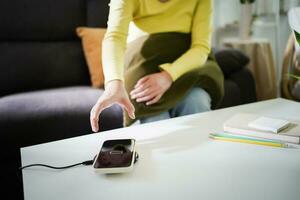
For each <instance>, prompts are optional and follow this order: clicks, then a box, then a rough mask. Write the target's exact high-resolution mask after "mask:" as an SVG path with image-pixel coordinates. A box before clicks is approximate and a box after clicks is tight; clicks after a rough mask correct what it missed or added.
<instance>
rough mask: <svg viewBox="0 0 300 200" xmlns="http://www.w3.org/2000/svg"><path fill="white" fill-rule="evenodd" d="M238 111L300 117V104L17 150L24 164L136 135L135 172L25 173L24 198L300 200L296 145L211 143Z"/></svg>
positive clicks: (85, 154) (261, 106)
mask: <svg viewBox="0 0 300 200" xmlns="http://www.w3.org/2000/svg"><path fill="white" fill-rule="evenodd" d="M237 112H250V113H258V114H263V115H267V116H274V117H283V118H287V119H288V118H293V119H298V120H300V114H299V113H300V104H299V103H296V102H292V101H288V100H283V99H274V100H269V101H263V102H259V103H254V104H248V105H243V106H238V107H232V108H227V109H221V110H216V111H212V112H206V113H202V114H195V115H190V116H186V117H181V118H175V119H171V120H165V121H160V122H155V123H150V124H144V125H136V126H132V127H129V128H123V129H116V130H113V131H107V132H103V133H99V134H92V135H87V136H81V137H75V138H71V139H66V140H61V141H56V142H51V143H46V144H41V145H35V146H30V147H26V148H22V149H21V153H22V164H23V165H27V164H31V163H47V164H52V165H59V166H62V165H68V164H72V163H76V162H80V161H84V160H88V159H91V158H92V157H93V156H94V155H95V154H96V153H97V152H98V150H99V149H100V147H101V145H102V142H103V140H104V139H107V138H120V137H124V138H126V137H133V138H135V139H136V140H137V151H138V152H139V155H140V159H139V161H138V163H137V164H136V165H135V168H134V170H133V171H132V172H130V173H127V174H119V175H100V174H97V173H96V172H94V171H93V169H92V167H91V166H78V167H74V168H70V169H66V170H51V169H48V168H38V167H36V168H28V169H25V170H24V171H23V179H24V193H25V194H24V195H25V199H26V200H35V199H36V200H41V199H43V200H47V199H49V200H59V199H62V200H77V199H78V200H84V199H88V200H94V199H95V200H101V199H103V200H121V199H125V200H127V199H130V200H131V199H132V200H135V199H136V200H154V199H163V200H166V199H170V200H176V199H180V200H182V199H184V200H193V199H197V200H199V199H205V200H214V199H222V200H224V199H228V200H241V199H242V200H254V199H255V200H260V199H263V200H277V199H278V200H282V199H286V200H294V199H295V200H299V199H300V192H299V191H300V190H299V189H300V149H284V148H273V147H267V146H258V145H251V144H243V143H231V142H223V141H212V140H210V139H208V134H209V133H210V132H215V131H221V130H222V123H223V122H224V120H226V119H227V118H228V117H230V116H232V115H233V114H234V113H237Z"/></svg>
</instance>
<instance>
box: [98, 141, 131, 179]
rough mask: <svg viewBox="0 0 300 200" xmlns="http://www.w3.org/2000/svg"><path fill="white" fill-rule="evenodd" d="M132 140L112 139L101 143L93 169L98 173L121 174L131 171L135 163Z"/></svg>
mask: <svg viewBox="0 0 300 200" xmlns="http://www.w3.org/2000/svg"><path fill="white" fill-rule="evenodd" d="M136 155H137V153H136V152H135V140H134V139H114V140H106V141H104V142H103V144H102V147H101V149H100V151H99V153H98V154H97V156H96V158H95V160H94V163H93V168H94V169H95V171H97V172H100V173H107V174H108V173H123V172H129V171H131V170H132V168H133V165H134V163H135V161H136V158H137V157H136Z"/></svg>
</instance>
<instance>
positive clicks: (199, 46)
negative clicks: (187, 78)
mask: <svg viewBox="0 0 300 200" xmlns="http://www.w3.org/2000/svg"><path fill="white" fill-rule="evenodd" d="M211 32H212V0H200V1H199V3H198V5H197V8H196V9H195V13H194V17H193V20H192V27H191V35H192V38H191V47H190V49H189V50H188V51H186V52H185V53H184V54H183V55H182V56H180V57H179V58H178V59H177V60H175V61H174V62H173V63H164V64H161V65H160V66H159V67H160V68H161V69H162V70H165V71H167V72H168V73H169V74H170V75H171V77H172V79H173V81H175V80H176V79H177V78H179V77H180V76H181V75H183V74H184V73H186V72H188V71H190V70H193V69H195V68H197V67H200V66H202V65H203V64H204V63H205V62H206V60H207V57H208V54H209V52H210V46H211Z"/></svg>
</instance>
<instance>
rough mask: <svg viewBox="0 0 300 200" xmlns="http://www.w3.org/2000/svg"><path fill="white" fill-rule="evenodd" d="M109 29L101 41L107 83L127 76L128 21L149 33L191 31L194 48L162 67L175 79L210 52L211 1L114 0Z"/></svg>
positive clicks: (197, 64) (199, 62)
mask: <svg viewBox="0 0 300 200" xmlns="http://www.w3.org/2000/svg"><path fill="white" fill-rule="evenodd" d="M109 5H110V11H109V19H108V23H107V25H108V26H107V32H106V34H105V37H104V40H103V43H102V48H103V50H102V62H103V68H104V75H105V82H106V83H107V82H108V81H110V80H114V79H119V80H123V79H124V52H125V49H126V41H127V36H128V29H129V23H130V22H133V23H134V24H135V26H136V27H138V28H139V29H140V30H141V31H143V32H146V33H149V34H151V33H158V32H173V31H176V32H183V33H191V34H192V41H191V47H190V49H189V50H188V51H186V52H185V53H184V54H183V55H182V56H180V57H179V58H178V59H177V60H175V61H174V62H173V63H164V64H162V65H160V66H159V67H160V68H161V69H163V70H165V71H167V72H168V73H169V74H170V75H171V77H172V79H173V81H175V80H176V79H177V78H178V77H180V76H181V75H183V74H184V73H186V72H188V71H190V70H192V69H195V68H197V67H200V66H201V65H203V64H204V63H205V62H206V59H207V56H208V54H209V52H210V41H211V31H212V2H211V0H169V1H167V2H164V3H162V2H160V1H159V0H111V2H110V4H109Z"/></svg>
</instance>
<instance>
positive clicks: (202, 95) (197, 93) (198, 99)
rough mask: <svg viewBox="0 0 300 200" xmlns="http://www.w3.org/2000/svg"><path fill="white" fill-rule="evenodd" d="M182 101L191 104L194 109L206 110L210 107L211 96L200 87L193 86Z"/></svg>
mask: <svg viewBox="0 0 300 200" xmlns="http://www.w3.org/2000/svg"><path fill="white" fill-rule="evenodd" d="M184 103H185V105H187V106H192V107H193V108H194V109H195V110H198V111H199V112H200V111H208V110H210V109H211V98H210V96H209V94H208V93H207V92H206V91H205V90H204V89H202V88H193V89H192V90H191V92H190V93H189V94H188V95H187V96H186V97H185V99H184Z"/></svg>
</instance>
